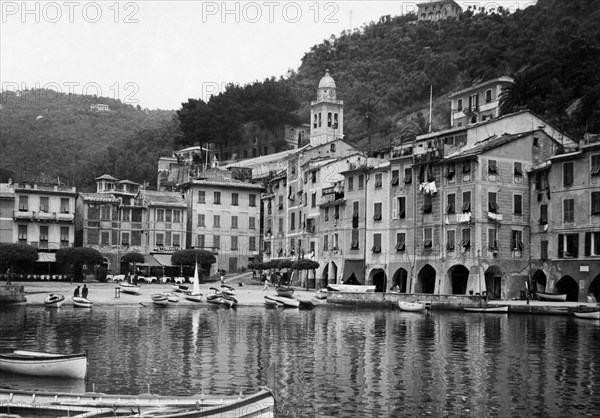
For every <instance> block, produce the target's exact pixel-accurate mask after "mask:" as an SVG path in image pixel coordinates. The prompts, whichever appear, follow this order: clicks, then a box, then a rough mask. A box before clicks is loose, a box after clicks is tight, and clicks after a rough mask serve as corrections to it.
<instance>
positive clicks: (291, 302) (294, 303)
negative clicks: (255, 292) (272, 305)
mask: <svg viewBox="0 0 600 418" xmlns="http://www.w3.org/2000/svg"><path fill="white" fill-rule="evenodd" d="M271 298H272V299H275V300H277V301H279V302H281V303H283V307H284V308H297V307H299V306H300V302H299V301H298V300H297V299H292V298H286V297H282V296H271Z"/></svg>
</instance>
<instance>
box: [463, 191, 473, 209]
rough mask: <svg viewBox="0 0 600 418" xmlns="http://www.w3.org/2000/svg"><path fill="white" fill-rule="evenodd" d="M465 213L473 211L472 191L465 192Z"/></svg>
mask: <svg viewBox="0 0 600 418" xmlns="http://www.w3.org/2000/svg"><path fill="white" fill-rule="evenodd" d="M462 211H463V213H467V212H471V192H463V204H462Z"/></svg>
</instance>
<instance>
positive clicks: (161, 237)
mask: <svg viewBox="0 0 600 418" xmlns="http://www.w3.org/2000/svg"><path fill="white" fill-rule="evenodd" d="M164 239H165V234H162V233H157V234H156V245H158V246H159V247H161V246H163V245H164V242H165V241H164Z"/></svg>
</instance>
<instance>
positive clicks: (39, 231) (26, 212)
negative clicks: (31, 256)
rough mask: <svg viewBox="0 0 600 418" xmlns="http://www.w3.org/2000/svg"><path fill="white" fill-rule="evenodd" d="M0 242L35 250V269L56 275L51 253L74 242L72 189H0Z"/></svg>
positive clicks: (28, 186)
mask: <svg viewBox="0 0 600 418" xmlns="http://www.w3.org/2000/svg"><path fill="white" fill-rule="evenodd" d="M0 190H1V196H0V239H1V241H2V242H10V243H22V244H27V245H31V246H33V247H35V248H37V249H38V257H39V260H38V261H39V263H40V264H44V265H40V266H39V268H34V269H32V272H35V271H38V272H39V273H45V274H54V273H56V272H57V271H56V265H55V261H56V258H55V253H56V251H58V250H59V249H61V248H66V247H72V246H73V244H74V240H75V216H74V213H75V196H76V191H75V188H74V187H69V186H64V185H52V184H33V183H22V184H13V183H3V184H2V185H0Z"/></svg>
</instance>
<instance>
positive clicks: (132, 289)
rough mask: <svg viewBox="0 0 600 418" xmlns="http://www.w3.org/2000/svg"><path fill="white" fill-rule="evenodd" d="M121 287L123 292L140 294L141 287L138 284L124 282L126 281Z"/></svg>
mask: <svg viewBox="0 0 600 418" xmlns="http://www.w3.org/2000/svg"><path fill="white" fill-rule="evenodd" d="M119 287H120V288H121V292H123V293H128V294H130V295H139V294H140V287H139V286H136V285H134V284H131V283H125V282H124V283H121V284H119Z"/></svg>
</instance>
